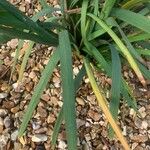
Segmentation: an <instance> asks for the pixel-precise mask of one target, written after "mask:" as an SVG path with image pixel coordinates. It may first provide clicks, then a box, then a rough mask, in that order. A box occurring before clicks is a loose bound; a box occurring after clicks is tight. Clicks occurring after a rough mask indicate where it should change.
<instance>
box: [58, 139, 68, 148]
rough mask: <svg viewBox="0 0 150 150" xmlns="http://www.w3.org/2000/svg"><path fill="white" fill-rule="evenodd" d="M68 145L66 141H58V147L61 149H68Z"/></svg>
mask: <svg viewBox="0 0 150 150" xmlns="http://www.w3.org/2000/svg"><path fill="white" fill-rule="evenodd" d="M66 147H67V145H66V143H65V142H64V141H62V140H60V141H59V142H58V148H59V149H66Z"/></svg>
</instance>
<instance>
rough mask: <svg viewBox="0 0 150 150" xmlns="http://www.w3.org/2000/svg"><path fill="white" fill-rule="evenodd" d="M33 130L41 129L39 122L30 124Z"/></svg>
mask: <svg viewBox="0 0 150 150" xmlns="http://www.w3.org/2000/svg"><path fill="white" fill-rule="evenodd" d="M31 124H32V128H33V130H38V129H39V128H40V127H41V122H32V123H31Z"/></svg>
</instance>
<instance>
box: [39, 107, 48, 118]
mask: <svg viewBox="0 0 150 150" xmlns="http://www.w3.org/2000/svg"><path fill="white" fill-rule="evenodd" d="M37 113H38V114H39V115H40V116H41V117H43V118H45V117H47V115H48V113H47V111H46V109H45V108H43V107H38V108H37Z"/></svg>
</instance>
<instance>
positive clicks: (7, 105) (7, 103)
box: [3, 101, 15, 109]
mask: <svg viewBox="0 0 150 150" xmlns="http://www.w3.org/2000/svg"><path fill="white" fill-rule="evenodd" d="M14 106H15V103H14V102H12V101H4V102H3V107H4V108H7V109H11V108H13V107H14Z"/></svg>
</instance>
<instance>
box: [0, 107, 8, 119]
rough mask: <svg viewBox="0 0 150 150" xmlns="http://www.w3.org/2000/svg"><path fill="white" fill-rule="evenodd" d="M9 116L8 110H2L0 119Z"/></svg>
mask: <svg viewBox="0 0 150 150" xmlns="http://www.w3.org/2000/svg"><path fill="white" fill-rule="evenodd" d="M6 115H7V110H6V109H0V117H5V116H6Z"/></svg>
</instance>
